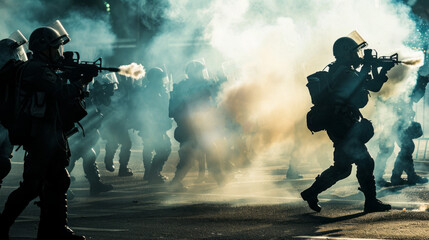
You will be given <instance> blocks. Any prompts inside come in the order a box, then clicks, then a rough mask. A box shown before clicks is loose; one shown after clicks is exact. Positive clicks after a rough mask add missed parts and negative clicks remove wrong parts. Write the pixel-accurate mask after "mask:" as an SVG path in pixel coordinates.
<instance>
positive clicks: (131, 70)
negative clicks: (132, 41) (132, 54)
mask: <svg viewBox="0 0 429 240" xmlns="http://www.w3.org/2000/svg"><path fill="white" fill-rule="evenodd" d="M119 69H120V71H119V72H118V73H119V74H121V75H124V76H126V77H131V78H133V79H141V78H143V77H144V76H145V75H146V71H145V69H144V67H143V65H141V64H137V63H131V64H128V65H122V66H120V67H119Z"/></svg>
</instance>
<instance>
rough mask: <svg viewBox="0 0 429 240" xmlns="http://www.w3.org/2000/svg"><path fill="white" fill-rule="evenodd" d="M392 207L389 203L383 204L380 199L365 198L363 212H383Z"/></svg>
mask: <svg viewBox="0 0 429 240" xmlns="http://www.w3.org/2000/svg"><path fill="white" fill-rule="evenodd" d="M390 209H392V206H390V204H385V203H383V202H382V201H380V200H378V199H377V198H371V199H366V200H365V207H364V212H366V213H371V212H385V211H389V210H390Z"/></svg>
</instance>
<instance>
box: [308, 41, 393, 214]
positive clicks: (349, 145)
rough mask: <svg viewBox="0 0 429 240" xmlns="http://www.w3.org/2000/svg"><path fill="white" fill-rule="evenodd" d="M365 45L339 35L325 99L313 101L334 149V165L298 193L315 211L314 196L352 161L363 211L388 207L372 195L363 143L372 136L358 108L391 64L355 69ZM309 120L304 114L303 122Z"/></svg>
mask: <svg viewBox="0 0 429 240" xmlns="http://www.w3.org/2000/svg"><path fill="white" fill-rule="evenodd" d="M359 37H360V36H359ZM362 40H363V39H362ZM365 46H366V42H364V41H362V43H361V44H358V43H357V42H356V41H355V40H354V39H352V38H350V37H342V38H340V39H338V40H337V41H336V42H335V43H334V46H333V53H334V56H335V58H336V61H335V62H334V63H332V64H331V65H330V66H329V76H330V79H329V86H330V91H329V94H327V96H326V98H324V99H323V100H321V101H320V102H318V103H317V104H315V107H317V108H319V111H320V113H319V114H320V115H321V116H323V118H324V119H328V121H327V122H326V125H325V126H324V127H325V129H326V131H327V133H328V136H329V138H330V139H331V140H332V141H333V143H334V148H335V150H334V165H332V166H331V167H330V168H328V169H327V170H325V171H324V172H322V173H321V174H320V175H319V176H318V177H317V178H316V181H315V182H314V183H313V185H312V186H311V187H310V188H308V189H306V190H305V191H303V192H302V193H301V196H302V198H303V199H304V200H305V201H307V203H308V205H309V207H310V208H311V209H312V210H314V211H317V212H320V210H321V207H320V206H319V205H318V199H317V195H318V194H319V193H321V192H323V191H325V190H326V189H328V188H329V187H331V186H332V185H334V184H335V183H336V182H337V181H339V180H341V179H344V178H346V177H348V176H349V175H350V173H351V170H352V164H353V163H354V164H356V166H357V179H358V182H359V185H360V188H359V190H361V191H362V192H363V193H364V195H365V207H364V211H365V212H376V211H386V210H390V209H391V206H390V205H388V204H384V203H382V202H381V201H379V200H378V199H377V198H376V191H375V181H374V175H373V171H374V160H373V159H372V158H371V156H370V154H369V153H368V150H367V148H366V146H365V143H366V142H368V141H369V139H370V138H371V137H372V136H373V134H374V132H373V131H374V129H373V127H372V124H371V122H370V121H368V120H367V119H365V118H364V117H363V116H362V114H361V113H360V111H359V109H360V108H363V107H364V106H365V105H366V104H367V103H368V94H369V91H372V92H378V91H379V90H380V89H381V87H382V85H383V84H384V82H386V81H387V77H386V73H387V71H388V70H389V69H391V68H392V67H393V63H392V64H386V65H385V66H383V67H382V68H381V70H380V72H379V71H378V70H377V67H376V66H374V67H372V66H371V65H369V64H363V66H362V68H361V70H360V71H357V70H356V68H358V67H359V66H360V65H361V63H362V59H361V58H360V57H359V55H358V51H359V50H360V49H361V48H363V47H365ZM370 72H372V76H371V75H370V74H369V73H370ZM309 78H310V77H309ZM309 84H310V83H309ZM309 88H310V86H309ZM312 97H313V96H312ZM313 113H314V112H313ZM313 116H314V115H313ZM313 120H315V119H313ZM311 121H312V119H311V117H310V119H309V115H308V116H307V124H308V125H309V123H311ZM309 128H310V127H309Z"/></svg>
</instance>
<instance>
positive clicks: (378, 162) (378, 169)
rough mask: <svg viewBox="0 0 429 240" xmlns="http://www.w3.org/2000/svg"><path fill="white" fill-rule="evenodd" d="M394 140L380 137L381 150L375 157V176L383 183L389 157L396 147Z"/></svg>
mask: <svg viewBox="0 0 429 240" xmlns="http://www.w3.org/2000/svg"><path fill="white" fill-rule="evenodd" d="M394 146H395V145H394V142H393V141H392V140H390V139H388V138H380V139H379V146H378V147H379V151H378V154H377V157H376V159H375V169H374V176H375V181H376V182H380V183H383V182H384V179H383V175H384V171H385V169H386V163H387V159H389V157H390V156H391V155H392V153H393V149H394Z"/></svg>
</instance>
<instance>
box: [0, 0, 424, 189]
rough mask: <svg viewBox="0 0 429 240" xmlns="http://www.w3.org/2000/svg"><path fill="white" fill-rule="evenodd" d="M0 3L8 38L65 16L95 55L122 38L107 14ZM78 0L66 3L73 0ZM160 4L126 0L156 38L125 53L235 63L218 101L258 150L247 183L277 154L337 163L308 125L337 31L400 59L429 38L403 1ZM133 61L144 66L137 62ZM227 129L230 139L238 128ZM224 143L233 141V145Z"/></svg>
mask: <svg viewBox="0 0 429 240" xmlns="http://www.w3.org/2000/svg"><path fill="white" fill-rule="evenodd" d="M0 1H3V2H5V3H6V5H4V6H6V7H5V8H0V13H2V15H1V16H2V17H1V18H2V19H3V20H4V21H1V23H0V30H1V32H0V34H2V36H4V37H7V36H8V34H10V33H11V32H13V31H14V30H16V29H20V30H21V31H22V32H23V33H24V34H25V35H26V36H27V37H28V36H29V34H30V33H31V31H32V30H33V29H35V28H36V27H38V26H41V25H46V24H49V23H50V22H53V21H54V20H56V19H60V20H61V21H62V22H63V25H64V27H65V28H66V29H67V30H68V32H69V34H70V36H71V38H72V41H71V42H70V43H69V44H68V45H66V48H68V47H70V48H68V49H72V47H73V49H76V50H79V51H80V52H81V55H82V56H84V57H87V58H91V59H92V58H93V57H98V56H103V57H106V56H109V55H111V54H113V52H112V45H113V43H115V40H116V39H117V38H118V36H117V35H115V34H114V33H112V31H111V29H112V25H111V22H109V17H108V15H106V14H105V13H101V12H96V14H87V13H86V12H83V13H82V12H80V11H79V12H78V11H71V13H69V14H67V15H65V16H60V15H57V14H51V15H49V19H38V18H36V17H35V16H33V15H31V14H30V16H22V17H21V18H18V19H16V16H17V14H16V13H18V10H22V12H26V13H27V12H30V13H32V12H35V11H43V4H44V3H45V2H46V1H29V0H28V1H26V2H25V4H20V6H16V4H14V1H12V0H0ZM69 2H70V1H64V2H62V3H61V4H63V5H64V6H66V5H67V4H66V3H69ZM154 2H156V3H153V2H151V1H137V0H121V1H120V3H122V4H125V5H127V6H128V7H129V9H127V10H126V11H124V12H123V14H125V15H127V14H133V15H138V16H140V20H141V22H142V24H143V25H144V26H145V27H146V29H148V31H149V32H150V31H152V34H153V35H152V38H150V39H149V40H148V41H147V42H144V43H139V44H141V45H142V46H140V47H139V49H137V50H136V51H134V53H133V55H131V56H127V57H124V56H122V57H121V58H120V59H117V61H119V62H126V63H128V62H130V61H131V60H130V58H134V59H138V61H137V60H135V61H137V62H143V63H145V65H146V62H147V63H148V64H150V65H151V66H162V65H163V64H165V65H166V66H167V70H168V72H169V74H173V76H174V81H175V82H178V81H180V80H181V78H183V69H184V67H185V63H186V62H189V61H190V60H193V59H204V61H205V63H206V65H207V67H208V69H209V70H211V74H212V76H214V75H215V74H216V73H218V72H219V71H222V65H223V70H225V69H226V68H227V67H231V69H233V71H232V72H231V73H230V74H228V76H230V78H229V79H228V81H226V82H225V83H224V84H223V85H222V86H221V91H220V93H219V95H218V99H217V100H218V102H219V105H220V108H221V109H222V111H224V112H226V113H227V115H228V116H229V117H230V118H231V119H232V120H234V121H236V122H237V123H239V124H240V126H241V127H240V128H241V133H240V134H239V135H240V137H238V138H237V139H239V140H237V142H241V143H236V145H245V147H244V146H243V148H248V149H249V151H245V152H246V153H248V154H249V152H251V154H249V158H251V162H253V163H254V164H253V167H252V168H250V169H249V170H248V174H245V175H243V176H241V178H240V180H241V181H246V180H251V179H266V178H269V177H270V176H269V175H270V173H267V172H261V171H258V169H259V167H261V166H265V165H266V164H269V163H273V162H274V163H276V164H277V166H284V167H285V168H286V167H287V164H288V163H289V161H291V158H298V159H299V163H301V164H298V168H299V169H300V170H302V171H306V169H304V167H305V166H312V167H313V168H314V166H316V167H317V166H318V165H320V166H321V167H322V168H325V167H326V166H327V164H330V163H331V162H332V159H330V158H331V156H332V155H331V152H332V144H331V142H330V141H329V139H328V138H327V136H326V134H324V133H317V134H314V135H312V134H311V133H310V131H308V130H307V128H306V123H305V116H306V113H307V112H308V110H309V109H310V107H311V101H310V96H309V94H308V90H307V88H306V86H305V85H306V83H307V80H306V77H307V76H308V75H310V74H312V73H314V72H316V71H320V70H322V69H323V68H324V67H325V66H326V65H328V64H329V63H330V62H332V61H334V60H335V59H334V57H333V55H332V45H333V43H334V42H335V40H336V39H338V38H340V37H343V36H346V35H347V34H349V33H350V32H352V31H353V30H357V31H358V32H359V33H360V35H361V36H362V37H363V38H364V39H365V40H366V41H367V42H368V44H369V46H368V47H369V48H373V49H376V50H377V51H378V53H379V54H380V55H382V56H388V55H391V54H393V53H398V54H399V60H404V59H405V60H404V61H406V63H409V65H417V66H418V65H419V64H421V63H420V62H418V61H420V60H419V59H421V58H422V57H423V53H422V52H421V51H417V50H415V48H413V47H421V46H423V45H425V44H424V43H420V42H419V41H420V40H421V39H420V38H419V37H418V36H419V33H418V27H417V25H416V22H415V21H414V20H413V17H412V15H411V10H410V8H409V7H408V6H406V5H404V4H402V3H400V2H398V1H393V0H392V1H388V0H385V1H384V0H382V1H380V0H361V1H342V0H330V1H327V0H326V1H320V0H305V1H295V0H284V1H280V0H267V1H257V0H237V1H226V0H211V1H192V0H181V1H173V0H170V1H167V0H165V1H154ZM117 3H119V1H118V2H117ZM59 7H61V5H60V6H59ZM89 12H90V11H89ZM160 19H162V20H163V21H161V20H160ZM48 20H49V21H48ZM120 28H123V30H124V31H125V32H133V31H135V29H134V28H133V26H129V27H128V26H126V25H121V26H120ZM411 40H412V41H413V42H411ZM74 43H76V45H73V44H74ZM99 43H100V44H99ZM416 45H417V46H416ZM414 60H415V61H414ZM409 65H400V66H396V67H395V68H393V69H392V70H391V71H390V72H389V81H388V82H387V83H386V84H385V87H383V89H382V91H381V92H380V93H374V94H371V96H372V97H371V100H370V103H369V104H368V109H366V110H365V111H364V116H366V117H367V118H369V119H372V120H375V119H373V117H376V115H374V114H373V113H374V112H375V111H374V107H373V105H374V99H376V97H377V96H381V97H384V98H388V97H389V96H392V95H396V94H397V93H399V92H403V91H404V89H410V88H411V86H412V85H413V84H414V82H415V79H416V76H417V70H418V68H417V67H416V66H409ZM129 66H130V67H131V66H132V67H131V68H132V69H135V68H134V67H137V66H138V65H137V64H132V65H129ZM140 66H141V65H140ZM232 66H233V67H232ZM124 72H127V70H124ZM128 73H130V74H132V73H131V72H129V71H128ZM137 73H138V74H141V75H140V76H136V77H141V76H143V75H144V70H142V68H139V70H138V71H137ZM231 76H233V77H231ZM386 111H388V110H386ZM209 116H210V118H209V119H210V120H209V121H210V122H212V123H210V124H202V125H201V126H202V127H203V128H205V127H206V128H208V129H207V131H206V132H207V133H208V134H212V133H213V134H215V136H204V137H205V139H220V138H219V136H218V135H216V134H219V131H213V130H214V129H218V128H217V127H216V126H219V125H218V124H216V123H219V124H220V125H221V124H222V121H223V119H222V118H221V117H220V116H218V115H217V114H212V113H210V115H209ZM213 122H214V123H213ZM200 123H201V122H200ZM228 134H229V136H230V137H231V136H233V135H234V134H236V133H235V132H231V133H228ZM231 138H232V139H234V138H233V137H231ZM176 144H177V143H176ZM370 144H372V142H370ZM218 145H219V146H224V148H226V147H225V146H226V145H228V144H221V143H219V144H218ZM219 152H226V150H222V151H219ZM321 156H323V157H322V158H321ZM324 156H327V157H324ZM269 187H274V186H271V185H270V186H267V185H265V184H264V185H261V186H258V185H257V184H252V185H251V186H250V188H251V189H252V191H250V190H249V189H246V188H242V189H235V188H234V186H231V187H230V188H229V189H228V185H227V187H226V188H225V189H224V193H228V191H231V192H234V193H237V194H239V193H247V192H254V191H253V190H254V189H261V191H262V190H264V189H269ZM273 194H279V195H280V196H285V195H287V194H288V193H285V192H284V190H278V191H273Z"/></svg>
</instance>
